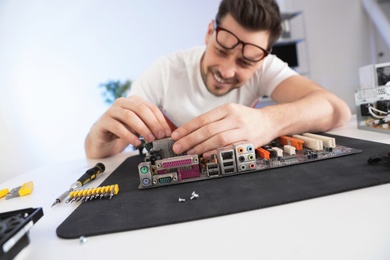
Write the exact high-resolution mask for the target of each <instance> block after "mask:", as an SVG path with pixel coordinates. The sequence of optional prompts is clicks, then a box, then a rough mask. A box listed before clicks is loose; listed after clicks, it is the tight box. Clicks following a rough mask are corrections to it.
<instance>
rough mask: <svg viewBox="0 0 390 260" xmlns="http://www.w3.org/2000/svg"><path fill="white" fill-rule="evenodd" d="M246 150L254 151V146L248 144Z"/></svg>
mask: <svg viewBox="0 0 390 260" xmlns="http://www.w3.org/2000/svg"><path fill="white" fill-rule="evenodd" d="M246 150H247V151H248V152H249V153H253V146H251V145H248V146H247V147H246Z"/></svg>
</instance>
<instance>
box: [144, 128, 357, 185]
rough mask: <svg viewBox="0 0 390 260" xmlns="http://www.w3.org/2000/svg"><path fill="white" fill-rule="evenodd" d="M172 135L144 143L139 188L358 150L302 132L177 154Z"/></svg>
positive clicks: (201, 178)
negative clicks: (268, 140)
mask: <svg viewBox="0 0 390 260" xmlns="http://www.w3.org/2000/svg"><path fill="white" fill-rule="evenodd" d="M173 143H174V141H173V140H172V139H171V138H165V139H161V140H155V141H153V142H152V143H144V145H143V148H145V149H144V150H146V155H145V160H144V162H142V163H140V164H139V165H138V173H139V178H140V185H139V189H147V188H155V187H161V186H167V185H174V184H180V183H187V182H193V181H200V180H208V179H215V178H220V177H226V176H232V175H238V174H247V173H252V172H259V171H264V170H268V169H273V168H279V167H286V166H291V165H296V164H301V163H307V162H315V161H318V160H324V159H331V158H335V157H340V156H345V155H350V154H355V153H360V152H361V150H358V149H354V148H349V147H345V146H341V145H338V144H336V140H335V138H333V137H328V136H325V135H318V134H312V133H304V134H301V135H292V136H282V137H280V138H277V139H275V140H273V141H272V142H271V143H269V144H268V145H265V146H262V147H258V148H256V147H255V146H254V145H253V144H252V143H241V144H233V145H231V146H230V147H223V148H219V149H217V151H216V153H215V154H213V155H212V156H211V158H208V159H206V158H204V157H203V156H202V155H186V154H181V155H176V154H174V152H173V151H172V146H173Z"/></svg>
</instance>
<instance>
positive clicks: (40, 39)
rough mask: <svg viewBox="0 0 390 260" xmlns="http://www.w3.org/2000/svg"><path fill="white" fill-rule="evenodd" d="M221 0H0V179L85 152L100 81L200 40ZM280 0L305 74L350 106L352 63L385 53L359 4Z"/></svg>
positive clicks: (353, 0) (128, 75)
mask: <svg viewBox="0 0 390 260" xmlns="http://www.w3.org/2000/svg"><path fill="white" fill-rule="evenodd" d="M219 2H220V1H219V0H186V1H181V0H165V1H159V0H142V1H141V0H134V1H123V0H111V1H105V0H83V1H78V0H67V1H49V0H29V1H21V0H2V1H0V90H1V95H0V147H1V156H0V163H1V167H0V184H1V182H3V181H5V180H7V179H9V178H12V177H14V176H16V175H19V174H22V173H23V172H25V171H28V170H29V169H32V168H36V167H39V166H40V165H43V164H48V163H54V162H58V161H68V160H73V159H80V158H83V157H85V155H84V147H83V145H84V138H85V136H86V134H87V133H88V131H89V128H90V127H91V125H92V124H93V123H94V122H95V121H96V120H97V119H98V118H99V116H100V115H101V114H102V113H103V112H104V111H105V110H106V109H107V108H108V105H107V104H106V103H105V102H104V98H103V96H102V92H103V88H101V87H99V85H100V84H102V83H105V82H107V81H109V80H119V81H126V80H134V79H136V78H137V77H138V76H139V75H140V74H141V73H142V71H143V70H145V69H146V68H147V67H148V65H149V64H151V63H152V62H153V61H154V60H156V59H157V58H158V57H160V56H162V55H165V54H168V53H170V52H173V51H175V50H178V49H185V48H189V47H192V46H195V45H203V44H204V37H205V34H206V30H207V25H208V23H209V22H210V21H211V19H213V18H214V16H215V14H216V12H217V8H218V5H219ZM278 3H279V5H280V8H281V11H283V12H296V11H299V12H301V15H300V17H299V18H297V22H296V24H297V25H294V24H293V23H292V28H291V30H292V32H294V30H295V31H297V32H298V33H300V35H301V36H300V37H302V39H303V42H304V44H302V46H303V50H300V51H301V54H300V55H301V56H300V57H303V58H302V59H303V60H302V61H301V62H302V63H303V64H305V66H307V71H308V73H307V76H308V77H310V78H312V79H313V80H315V81H317V82H318V83H320V84H321V85H322V86H324V87H325V88H327V89H329V90H330V91H332V92H334V93H335V94H336V95H337V96H339V97H341V98H342V99H344V100H345V101H346V102H347V103H348V105H349V106H350V109H351V110H352V112H355V107H354V106H355V105H354V96H353V94H354V89H356V88H358V86H359V75H358V68H359V67H361V66H364V65H368V64H373V63H379V62H385V61H387V62H388V61H390V59H389V52H388V49H386V47H384V46H385V45H384V44H383V42H382V40H381V37H378V32H377V31H376V29H375V28H374V26H373V24H372V23H371V22H370V19H369V18H368V16H367V14H366V12H365V10H364V7H363V5H362V2H361V1H359V0H343V1H339V0H326V1H324V0H310V1H308V0H279V1H278ZM299 19H300V20H299ZM294 26H295V27H299V28H296V29H295V28H294ZM300 48H302V47H300ZM302 52H304V53H302ZM53 175H55V173H53Z"/></svg>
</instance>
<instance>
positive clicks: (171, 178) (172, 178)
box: [153, 172, 177, 185]
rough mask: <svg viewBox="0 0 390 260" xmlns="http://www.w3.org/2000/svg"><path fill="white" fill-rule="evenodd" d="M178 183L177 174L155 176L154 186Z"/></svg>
mask: <svg viewBox="0 0 390 260" xmlns="http://www.w3.org/2000/svg"><path fill="white" fill-rule="evenodd" d="M176 182H177V173H176V172H173V173H168V174H161V175H154V176H153V184H154V185H166V184H172V183H176Z"/></svg>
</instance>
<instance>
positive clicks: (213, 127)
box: [173, 120, 234, 154]
mask: <svg viewBox="0 0 390 260" xmlns="http://www.w3.org/2000/svg"><path fill="white" fill-rule="evenodd" d="M225 121H226V120H220V121H216V122H213V123H210V124H208V125H205V126H203V127H201V128H199V129H197V130H196V131H194V132H192V133H190V134H188V135H186V136H184V137H183V138H181V139H179V140H178V141H176V142H175V144H174V145H173V151H174V152H175V153H177V154H180V153H183V152H184V151H188V152H189V153H192V149H193V148H194V147H195V146H197V145H198V146H199V145H205V144H204V142H205V141H206V140H208V139H210V138H212V137H213V136H215V135H217V134H220V133H221V132H224V131H228V130H229V129H226V125H227V124H226V123H225ZM231 127H234V126H233V125H232V126H231ZM222 137H223V136H221V138H222ZM219 142H221V143H218V144H215V145H223V144H222V143H223V142H225V140H219ZM206 144H207V143H206ZM207 148H208V147H204V149H207ZM213 148H215V147H213ZM190 149H191V150H190Z"/></svg>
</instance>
